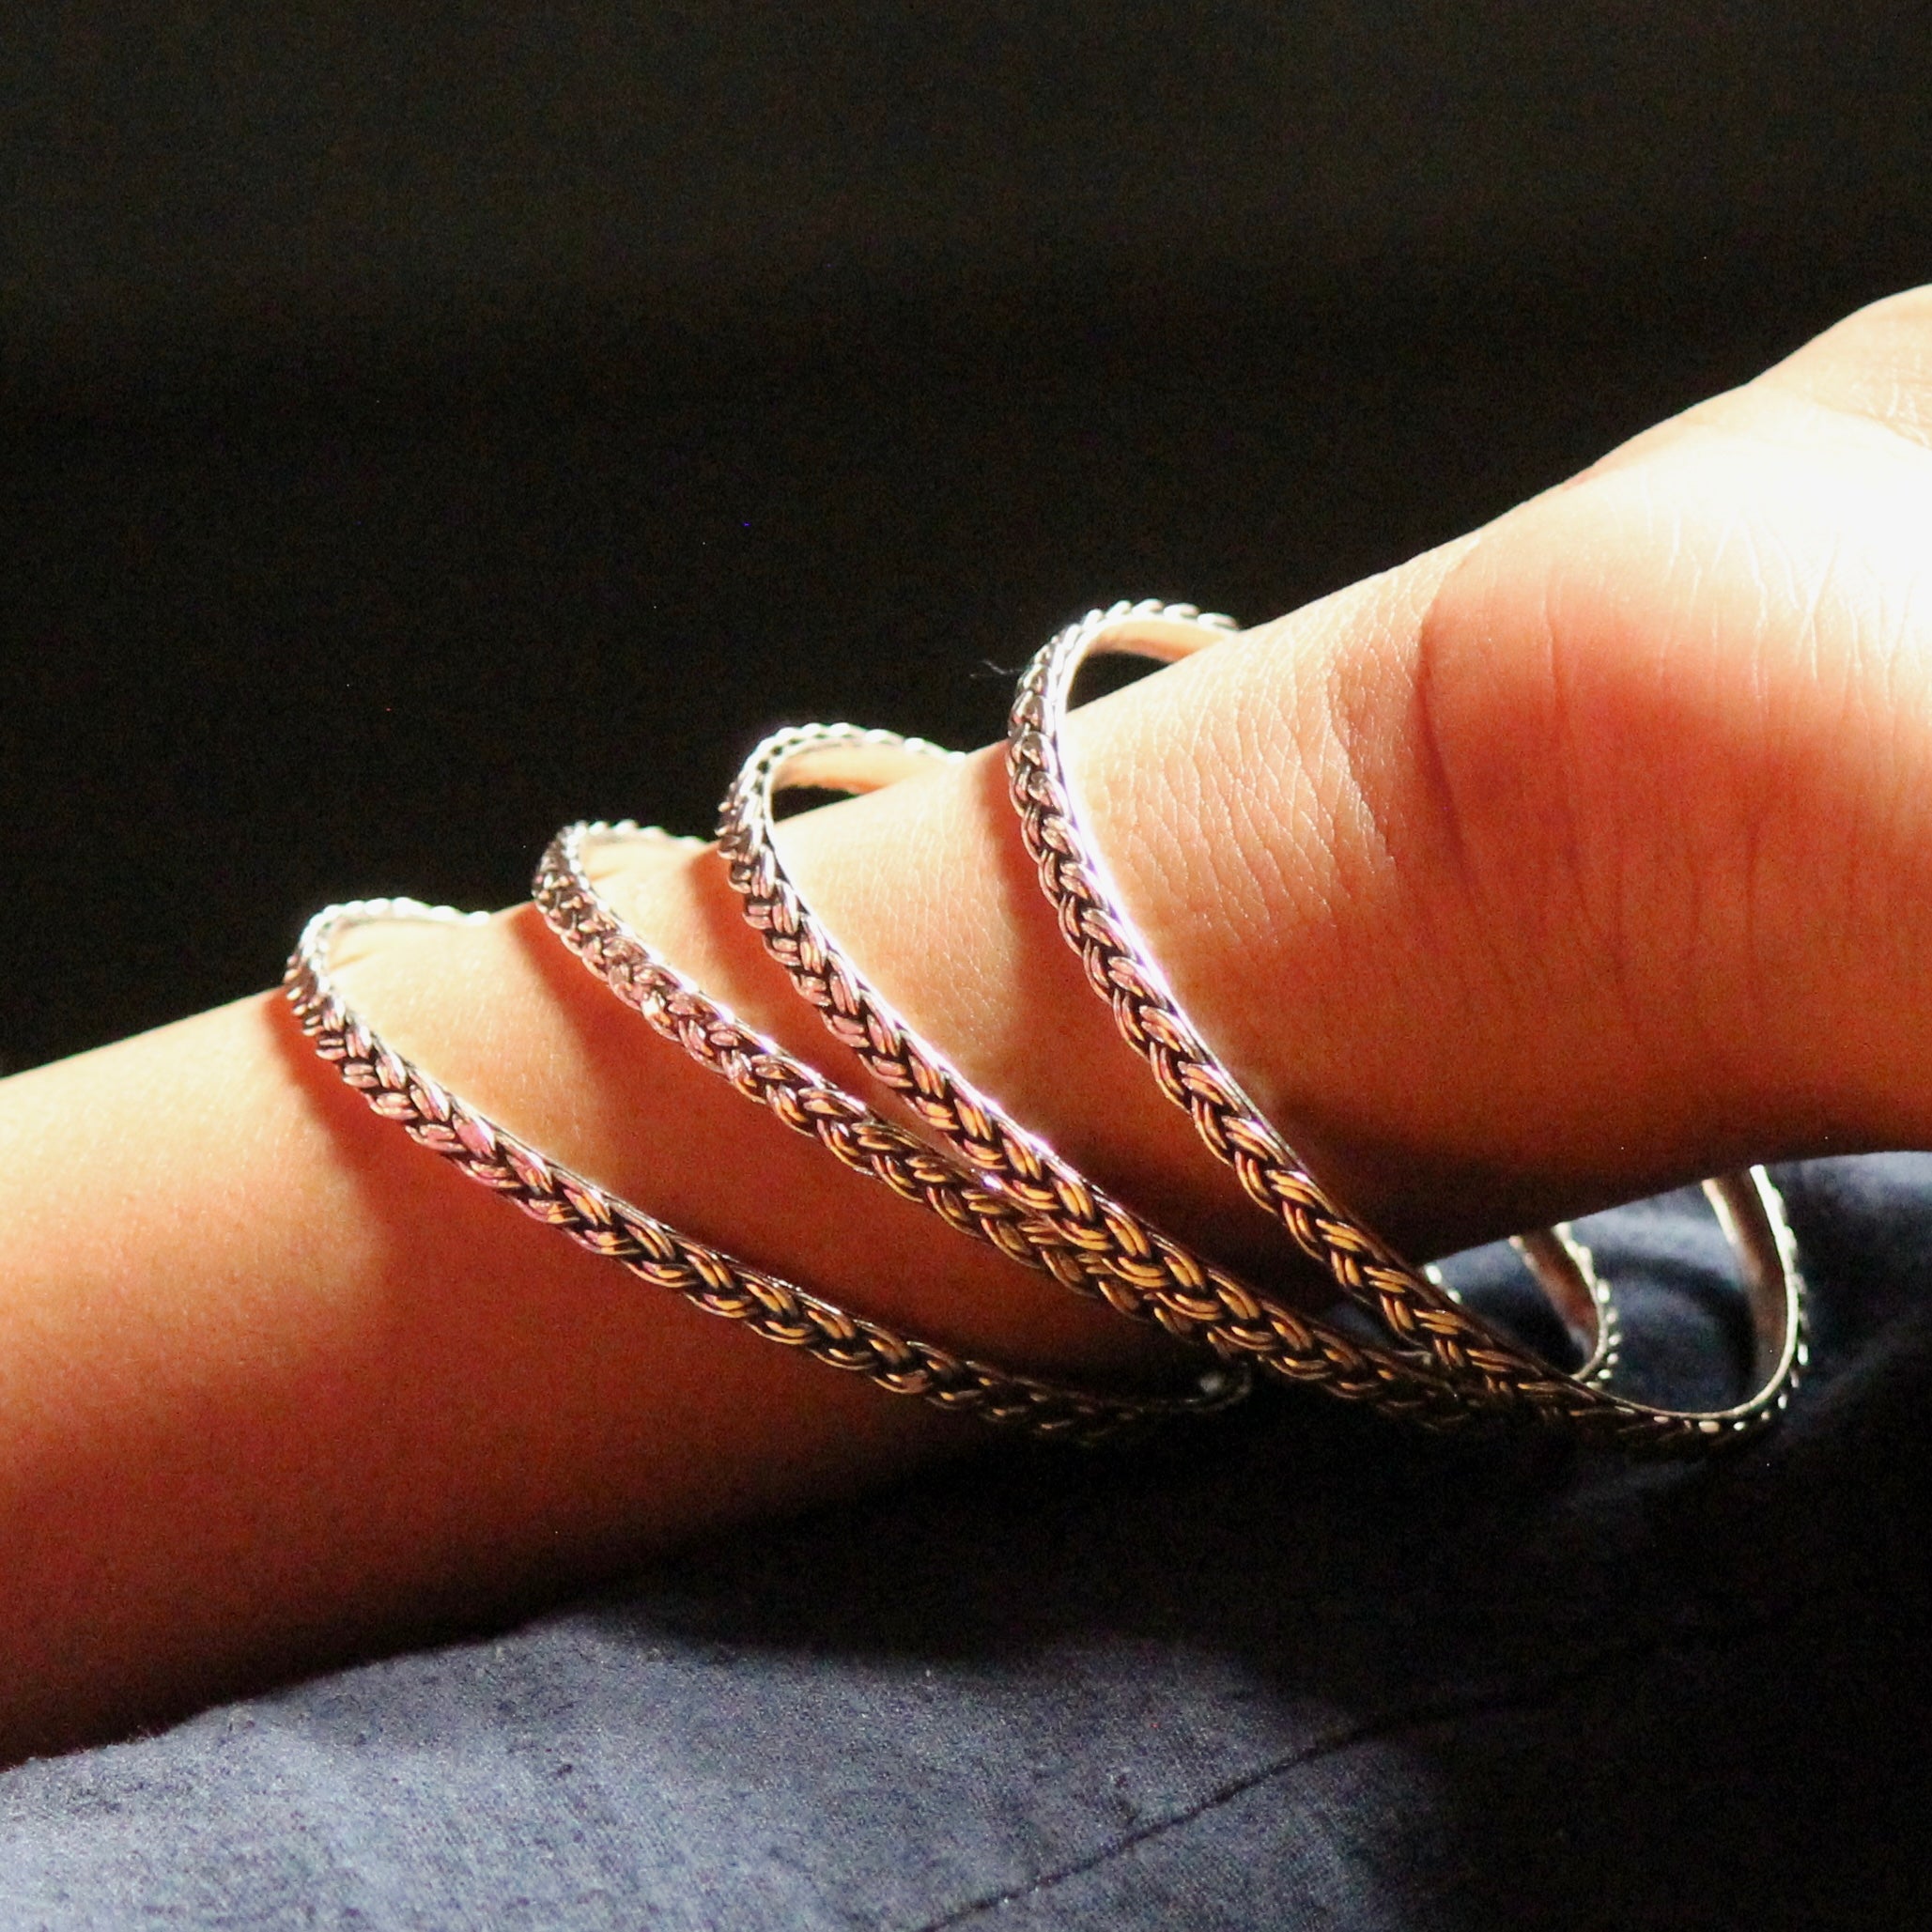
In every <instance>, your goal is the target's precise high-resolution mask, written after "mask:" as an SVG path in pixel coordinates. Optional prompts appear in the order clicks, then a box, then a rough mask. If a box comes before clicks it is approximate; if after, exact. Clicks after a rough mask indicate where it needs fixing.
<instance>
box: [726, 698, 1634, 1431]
mask: <svg viewBox="0 0 1932 1932" xmlns="http://www.w3.org/2000/svg"><path fill="white" fill-rule="evenodd" d="M956 755H957V754H955V753H952V752H948V751H944V750H940V749H939V748H938V747H936V746H932V745H928V744H925V743H923V742H922V741H920V740H918V739H907V738H902V737H899V736H898V735H897V734H893V733H890V732H863V731H859V730H857V729H856V728H854V727H853V726H850V725H809V726H804V727H801V728H797V729H794V730H790V731H783V732H779V733H776V734H774V735H773V736H771V737H769V738H767V739H766V740H765V743H764V744H762V745H760V746H759V747H758V749H757V750H754V751H753V752H752V754H751V756H750V759H748V760H747V761H746V764H745V765H744V767H743V769H742V770H741V771H740V772H739V774H738V777H737V780H736V781H735V782H734V785H733V787H732V789H731V792H730V793H729V794H728V795H727V796H726V798H725V802H724V807H723V813H722V819H721V823H720V828H719V843H720V849H721V850H722V852H723V854H724V856H725V858H726V859H727V861H728V863H729V867H730V873H731V881H732V884H733V886H734V888H735V889H736V890H737V892H738V895H739V897H740V899H741V901H742V902H743V904H744V910H745V916H746V918H747V920H749V921H750V924H751V925H752V927H753V928H754V929H755V930H757V931H758V932H759V933H760V934H761V935H763V937H764V940H765V946H766V949H767V950H768V951H770V953H771V955H772V957H773V958H774V959H776V960H777V961H778V962H779V964H780V965H781V966H783V967H784V968H785V970H786V972H787V973H788V974H789V976H790V977H791V980H792V982H793V984H794V985H795V986H796V988H797V990H798V991H799V993H800V994H801V995H802V996H803V997H805V998H806V999H807V1000H808V1001H810V1002H811V1005H812V1006H813V1007H814V1008H815V1009H816V1010H817V1012H818V1014H819V1016H820V1018H821V1019H822V1020H823V1021H824V1022H825V1024H826V1026H827V1028H829V1030H830V1031H831V1032H832V1034H833V1035H834V1037H835V1038H837V1039H839V1040H841V1041H842V1042H843V1043H844V1044H845V1045H847V1046H848V1047H850V1048H851V1050H852V1051H853V1052H854V1053H855V1054H856V1055H857V1056H858V1059H859V1060H860V1062H861V1063H862V1064H863V1065H864V1066H865V1067H866V1069H867V1070H868V1071H869V1072H870V1073H872V1074H873V1075H874V1076H875V1077H876V1078H878V1079H879V1080H881V1081H882V1082H884V1083H885V1085H886V1086H888V1087H889V1088H890V1089H891V1090H893V1091H895V1092H897V1093H900V1094H903V1095H904V1097H905V1099H906V1100H907V1101H908V1102H909V1103H910V1104H911V1105H912V1107H913V1108H914V1110H915V1111H916V1112H917V1113H918V1115H919V1116H920V1119H921V1120H922V1121H925V1123H926V1124H927V1125H928V1126H929V1127H930V1128H931V1129H932V1130H933V1131H934V1132H935V1134H936V1135H937V1136H939V1138H940V1139H941V1140H942V1141H943V1142H945V1143H946V1145H948V1146H949V1147H951V1149H952V1150H953V1151H955V1152H956V1153H957V1154H958V1155H959V1156H960V1157H961V1158H962V1159H963V1160H965V1161H966V1163H967V1164H968V1165H969V1166H970V1167H971V1168H972V1169H973V1171H974V1172H975V1173H977V1174H979V1175H981V1177H984V1178H986V1179H988V1180H989V1181H992V1182H997V1185H998V1188H999V1191H1000V1193H1001V1194H1003V1195H1006V1196H1008V1197H1010V1198H1012V1199H1014V1200H1016V1201H1018V1202H1020V1203H1022V1204H1023V1205H1024V1206H1025V1207H1026V1208H1027V1209H1028V1212H1029V1214H1030V1216H1031V1217H1032V1218H1030V1219H1029V1220H1028V1221H1027V1222H1025V1223H1023V1224H1021V1226H1022V1227H1023V1228H1024V1229H1028V1230H1031V1229H1041V1228H1043V1229H1046V1230H1048V1231H1049V1232H1050V1234H1051V1236H1052V1238H1053V1239H1054V1240H1055V1241H1056V1242H1057V1243H1064V1244H1068V1245H1071V1246H1072V1247H1073V1248H1074V1250H1075V1251H1076V1252H1077V1253H1079V1254H1080V1255H1081V1256H1082V1257H1083V1258H1084V1261H1085V1264H1086V1266H1087V1267H1088V1268H1089V1269H1090V1270H1091V1271H1093V1272H1094V1273H1095V1274H1096V1275H1099V1276H1101V1277H1104V1278H1105V1284H1106V1285H1105V1287H1104V1292H1105V1294H1106V1298H1107V1300H1108V1301H1109V1302H1110V1303H1111V1304H1112V1306H1115V1307H1116V1308H1118V1309H1120V1310H1121V1312H1122V1313H1124V1314H1129V1315H1133V1316H1136V1317H1137V1318H1139V1319H1142V1320H1149V1321H1158V1322H1159V1323H1160V1324H1161V1325H1162V1326H1163V1327H1165V1328H1167V1330H1168V1331H1169V1332H1170V1333H1173V1334H1176V1335H1181V1336H1184V1337H1189V1338H1191V1339H1200V1340H1204V1341H1207V1342H1208V1343H1210V1344H1211V1345H1212V1346H1213V1347H1214V1348H1215V1349H1217V1350H1218V1351H1220V1352H1222V1353H1223V1354H1224V1355H1225V1356H1229V1357H1230V1358H1231V1357H1238V1356H1244V1357H1247V1358H1248V1359H1251V1360H1252V1361H1254V1362H1255V1363H1256V1364H1257V1365H1258V1366H1259V1367H1260V1368H1264V1369H1267V1370H1268V1371H1269V1372H1270V1373H1272V1374H1274V1375H1275V1376H1277V1377H1279V1378H1280V1379H1281V1380H1283V1381H1285V1382H1289V1383H1295V1384H1297V1385H1302V1386H1307V1385H1313V1386H1317V1387H1321V1388H1323V1389H1326V1390H1327V1391H1328V1392H1330V1393H1331V1394H1334V1395H1337V1396H1340V1397H1342V1398H1344V1399H1349V1400H1352V1401H1358V1402H1363V1403H1366V1404H1368V1405H1370V1406H1372V1407H1374V1408H1376V1409H1378V1410H1381V1411H1383V1412H1385V1413H1389V1414H1396V1415H1399V1416H1401V1417H1402V1418H1404V1419H1406V1420H1413V1421H1419V1422H1422V1423H1425V1424H1427V1425H1429V1426H1430V1427H1434V1428H1438V1429H1443V1430H1467V1429H1468V1428H1470V1426H1471V1425H1472V1423H1473V1421H1474V1420H1475V1419H1476V1406H1475V1405H1473V1404H1472V1403H1471V1402H1470V1401H1469V1400H1468V1399H1466V1398H1465V1397H1464V1395H1463V1394H1462V1393H1461V1391H1459V1390H1458V1389H1457V1388H1456V1387H1455V1386H1454V1385H1453V1383H1451V1381H1450V1379H1449V1377H1448V1376H1447V1375H1446V1374H1445V1373H1444V1372H1443V1371H1442V1370H1441V1369H1440V1368H1438V1367H1437V1366H1436V1365H1435V1364H1434V1363H1433V1362H1431V1361H1430V1360H1429V1359H1428V1358H1427V1357H1426V1356H1423V1355H1422V1354H1421V1352H1420V1351H1415V1352H1412V1353H1409V1354H1404V1353H1401V1352H1397V1351H1394V1350H1390V1349H1386V1348H1381V1347H1377V1346H1375V1345H1374V1344H1372V1343H1368V1342H1364V1341H1360V1340H1357V1339H1356V1338H1355V1337H1352V1336H1349V1335H1347V1334H1345V1333H1343V1332H1342V1331H1341V1330H1339V1329H1337V1328H1336V1327H1334V1326H1332V1325H1330V1324H1329V1323H1326V1322H1323V1321H1318V1320H1316V1319H1314V1318H1312V1317H1309V1316H1306V1315H1303V1314H1301V1313H1299V1312H1298V1311H1296V1310H1294V1309H1292V1308H1290V1307H1287V1306H1283V1305H1282V1304H1281V1303H1280V1302H1279V1301H1278V1300H1276V1299H1275V1298H1273V1297H1270V1296H1268V1295H1265V1294H1263V1293H1261V1292H1260V1291H1257V1290H1256V1289H1254V1288H1252V1287H1250V1286H1249V1285H1248V1284H1247V1283H1245V1282H1243V1281H1241V1280H1238V1279H1237V1278H1236V1277H1235V1276H1233V1275H1230V1274H1229V1273H1228V1272H1227V1271H1226V1270H1224V1269H1222V1268H1219V1267H1216V1266H1214V1265H1213V1264H1212V1263H1210V1262H1208V1261H1206V1260H1202V1259H1201V1258H1200V1257H1198V1256H1197V1255H1195V1254H1194V1253H1192V1252H1191V1251H1190V1250H1189V1249H1188V1248H1186V1247H1185V1246H1183V1245H1182V1244H1181V1243H1180V1242H1178V1241H1176V1240H1174V1239H1173V1237H1171V1236H1170V1235H1167V1234H1166V1233H1164V1232H1163V1231H1162V1230H1161V1229H1157V1228H1155V1227H1154V1226H1153V1225H1152V1224H1151V1222H1149V1221H1148V1220H1147V1219H1146V1218H1145V1217H1144V1216H1142V1215H1141V1214H1139V1213H1136V1211H1135V1210H1134V1209H1132V1208H1130V1207H1128V1206H1127V1205H1126V1204H1125V1203H1124V1202H1122V1201H1121V1200H1118V1199H1116V1198H1114V1197H1112V1196H1111V1195H1109V1194H1107V1193H1106V1192H1105V1190H1104V1189H1102V1188H1099V1187H1097V1186H1095V1185H1094V1183H1093V1182H1090V1181H1089V1180H1088V1179H1087V1178H1086V1177H1085V1176H1084V1175H1082V1174H1080V1173H1079V1172H1078V1171H1077V1170H1076V1169H1074V1167H1072V1166H1071V1165H1070V1164H1069V1163H1068V1162H1066V1161H1064V1160H1062V1159H1061V1158H1060V1157H1059V1155H1058V1154H1056V1153H1055V1152H1054V1151H1053V1150H1052V1149H1051V1148H1050V1147H1048V1146H1047V1144H1046V1143H1045V1142H1044V1141H1043V1140H1042V1139H1041V1138H1040V1136H1037V1135H1035V1134H1032V1133H1030V1132H1028V1130H1027V1129H1026V1128H1024V1127H1022V1126H1020V1125H1019V1124H1018V1123H1017V1122H1015V1121H1012V1120H1011V1119H1010V1118H1009V1117H1008V1116H1007V1115H1006V1114H1005V1113H1004V1112H1003V1111H1002V1110H1001V1108H1000V1107H999V1106H998V1105H997V1104H996V1103H995V1102H994V1101H993V1100H992V1099H990V1098H989V1097H988V1096H987V1095H985V1094H984V1093H982V1092H981V1091H980V1090H978V1089H976V1088H975V1087H973V1086H972V1084H971V1083H970V1082H968V1081H967V1080H966V1078H965V1076H964V1075H963V1074H960V1073H959V1072H958V1071H957V1070H956V1069H955V1068H953V1067H952V1066H951V1064H950V1063H949V1062H948V1061H947V1060H946V1059H945V1058H944V1057H943V1056H942V1055H941V1054H939V1053H938V1052H937V1051H936V1050H935V1049H934V1048H933V1047H932V1046H931V1045H929V1044H928V1043H926V1042H924V1041H922V1040H921V1039H920V1037H919V1035H918V1034H917V1033H915V1032H914V1031H913V1029H912V1028H910V1027H909V1026H908V1025H907V1024H906V1023H905V1021H904V1019H902V1018H901V1017H900V1016H899V1014H898V1013H896V1012H894V1011H893V1010H892V1008H891V1007H890V1005H889V1003H888V1002H887V1001H886V1000H885V999H884V998H883V997H881V995H880V994H879V993H878V992H877V991H876V990H875V989H874V988H873V986H872V985H871V984H870V982H869V981H866V979H865V978H864V977H863V975H861V974H860V973H859V971H858V968H857V967H856V966H854V965H853V963H852V961H851V960H850V959H849V958H848V957H847V956H846V954H845V953H844V952H843V951H842V950H841V949H840V948H839V946H838V945H837V943H836V941H834V940H833V938H832V937H831V935H830V934H829V933H828V932H827V930H826V928H825V927H824V926H823V925H822V924H821V923H820V922H819V920H817V918H816V917H815V915H814V914H813V913H812V912H811V908H810V906H809V905H807V904H806V903H805V901H804V898H803V896H802V895H801V894H800V893H799V891H798V889H797V888H796V885H795V884H794V883H793V881H792V879H791V878H790V876H789V874H788V873H787V872H786V870H785V866H784V863H783V860H782V858H781V857H780V855H779V852H778V848H777V844H776V842H775V841H774V839H773V836H772V827H773V819H772V801H773V798H774V796H775V795H776V793H777V792H778V791H779V790H780V789H781V787H784V786H787V785H810V786H811V787H813V788H815V789H826V790H836V791H870V790H873V789H876V788H877V787H879V786H881V785H884V784H889V783H891V782H892V781H895V780H896V779H898V778H901V777H904V776H905V775H906V774H907V773H908V772H910V771H913V770H917V769H919V768H920V767H921V766H922V765H930V764H931V763H932V762H933V761H934V760H935V759H951V758H953V757H955V756H956ZM1613 1333H1614V1331H1612V1330H1611V1328H1610V1326H1609V1324H1607V1323H1606V1324H1603V1328H1602V1333H1601V1335H1600V1350H1599V1355H1600V1357H1602V1356H1606V1355H1607V1353H1608V1350H1609V1343H1610V1340H1611V1337H1612V1335H1613ZM1599 1366H1600V1365H1599ZM1548 1372H1553V1371H1548Z"/></svg>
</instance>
